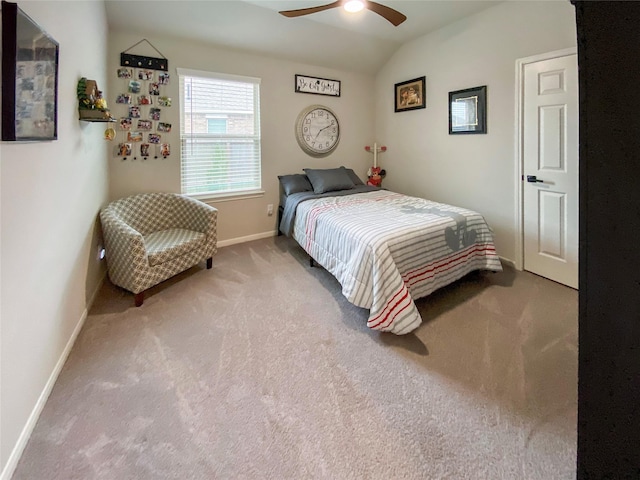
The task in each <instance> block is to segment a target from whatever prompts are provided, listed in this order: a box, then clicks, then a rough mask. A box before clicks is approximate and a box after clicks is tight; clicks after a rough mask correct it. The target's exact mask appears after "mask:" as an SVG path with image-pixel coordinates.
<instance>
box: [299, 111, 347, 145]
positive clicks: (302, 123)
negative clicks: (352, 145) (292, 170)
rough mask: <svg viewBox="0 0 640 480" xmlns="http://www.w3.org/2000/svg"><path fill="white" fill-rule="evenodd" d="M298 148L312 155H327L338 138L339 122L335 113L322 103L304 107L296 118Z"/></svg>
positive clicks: (336, 143)
mask: <svg viewBox="0 0 640 480" xmlns="http://www.w3.org/2000/svg"><path fill="white" fill-rule="evenodd" d="M296 139H297V140H298V144H300V148H302V150H304V151H305V152H307V153H308V154H309V155H312V156H314V157H324V156H325V155H329V154H330V153H331V152H332V151H333V150H334V149H335V148H336V147H337V146H338V141H339V140H340V124H339V123H338V118H337V117H336V115H335V113H333V112H332V111H331V110H329V109H328V108H327V107H323V106H322V105H311V106H310V107H307V108H305V109H304V110H303V111H302V112H300V115H298V119H297V120H296Z"/></svg>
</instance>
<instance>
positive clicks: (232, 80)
mask: <svg viewBox="0 0 640 480" xmlns="http://www.w3.org/2000/svg"><path fill="white" fill-rule="evenodd" d="M178 77H179V79H180V144H181V145H180V146H181V179H182V180H181V182H182V193H184V194H187V195H202V196H206V195H211V196H215V195H230V194H234V193H238V194H241V193H248V192H252V191H256V190H260V188H261V172H260V167H261V160H260V80H259V79H256V78H250V77H236V76H230V75H223V74H216V73H209V72H197V71H192V70H184V69H178Z"/></svg>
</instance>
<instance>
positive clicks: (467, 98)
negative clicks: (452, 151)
mask: <svg viewBox="0 0 640 480" xmlns="http://www.w3.org/2000/svg"><path fill="white" fill-rule="evenodd" d="M470 133H487V86H486V85H484V86H482V87H474V88H467V89H465V90H458V91H456V92H449V134H450V135H456V134H470Z"/></svg>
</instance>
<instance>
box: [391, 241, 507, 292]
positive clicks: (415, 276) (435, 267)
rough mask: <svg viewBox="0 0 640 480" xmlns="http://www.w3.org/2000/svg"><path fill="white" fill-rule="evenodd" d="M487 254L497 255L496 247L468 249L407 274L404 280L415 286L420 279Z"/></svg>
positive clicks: (480, 246)
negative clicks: (472, 257)
mask: <svg viewBox="0 0 640 480" xmlns="http://www.w3.org/2000/svg"><path fill="white" fill-rule="evenodd" d="M485 252H493V253H494V254H495V247H494V246H492V245H487V244H477V245H474V246H473V247H468V248H466V249H465V250H461V251H459V252H457V253H455V254H453V255H450V256H448V257H445V258H442V259H440V260H438V261H437V262H433V263H430V264H428V265H424V266H422V267H420V268H417V269H415V270H412V271H410V272H407V273H405V274H404V275H403V276H402V280H403V281H404V283H405V284H410V285H414V284H415V283H416V282H417V281H419V277H424V276H425V275H426V276H428V275H429V274H432V276H433V274H435V273H436V272H437V273H442V272H446V271H447V270H450V269H451V268H453V267H455V266H457V265H458V264H459V263H460V261H467V260H468V259H469V257H471V256H477V255H482V256H484V255H483V254H484V253H485Z"/></svg>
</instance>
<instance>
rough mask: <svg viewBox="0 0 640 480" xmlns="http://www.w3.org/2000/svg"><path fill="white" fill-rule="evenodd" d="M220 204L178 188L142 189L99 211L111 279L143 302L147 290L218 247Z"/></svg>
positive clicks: (137, 301)
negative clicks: (174, 190) (162, 190)
mask: <svg viewBox="0 0 640 480" xmlns="http://www.w3.org/2000/svg"><path fill="white" fill-rule="evenodd" d="M217 219H218V210H217V209H215V208H213V207H211V206H210V205H207V204H206V203H203V202H201V201H199V200H195V199H193V198H189V197H185V196H182V195H179V194H177V193H141V194H137V195H132V196H130V197H126V198H122V199H120V200H116V201H115V202H112V203H110V204H109V205H107V206H106V207H104V208H103V209H102V210H101V211H100V222H101V224H102V232H103V236H104V243H105V249H106V254H107V270H108V272H109V279H110V280H111V282H113V283H114V284H115V285H118V286H119V287H122V288H124V289H126V290H129V291H130V292H132V293H133V294H134V295H135V305H136V307H139V306H141V305H142V303H143V302H144V291H145V290H146V289H148V288H150V287H152V286H154V285H157V284H158V283H160V282H162V281H164V280H166V279H167V278H169V277H172V276H173V275H176V274H178V273H180V272H182V271H184V270H186V269H188V268H190V267H192V266H193V265H195V264H197V263H198V262H201V261H202V260H205V259H206V261H207V268H211V266H212V263H213V255H214V254H215V253H216V252H217V232H216V224H217Z"/></svg>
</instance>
